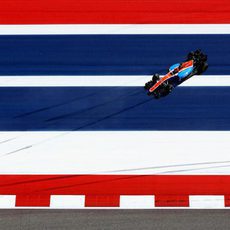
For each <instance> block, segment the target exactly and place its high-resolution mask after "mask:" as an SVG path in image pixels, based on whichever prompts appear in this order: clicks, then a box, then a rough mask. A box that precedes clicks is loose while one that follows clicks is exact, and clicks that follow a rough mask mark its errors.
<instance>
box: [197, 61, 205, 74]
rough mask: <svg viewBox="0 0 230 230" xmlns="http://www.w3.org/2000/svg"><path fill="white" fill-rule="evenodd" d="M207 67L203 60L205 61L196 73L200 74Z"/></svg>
mask: <svg viewBox="0 0 230 230" xmlns="http://www.w3.org/2000/svg"><path fill="white" fill-rule="evenodd" d="M207 69H208V63H207V62H205V63H204V64H203V65H202V66H201V67H200V68H199V69H198V70H197V74H198V75H201V74H202V73H204V72H205V71H206V70H207Z"/></svg>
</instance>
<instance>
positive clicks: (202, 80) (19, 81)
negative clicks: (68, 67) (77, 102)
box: [0, 75, 230, 87]
mask: <svg viewBox="0 0 230 230" xmlns="http://www.w3.org/2000/svg"><path fill="white" fill-rule="evenodd" d="M151 78H152V76H0V87H45V86H46V87H49V86H50V87H56V86H79V87H81V86H82V87H84V86H92V87H93V86H95V87H97V86H144V84H145V83H146V82H147V81H149V80H151ZM180 86H182V87H183V86H230V75H222V76H217V75H201V76H194V77H192V78H191V79H189V80H188V81H186V82H184V83H183V84H181V85H180Z"/></svg>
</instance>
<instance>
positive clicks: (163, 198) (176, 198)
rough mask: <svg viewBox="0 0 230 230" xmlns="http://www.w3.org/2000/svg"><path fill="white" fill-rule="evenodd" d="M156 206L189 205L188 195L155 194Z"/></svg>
mask: <svg viewBox="0 0 230 230" xmlns="http://www.w3.org/2000/svg"><path fill="white" fill-rule="evenodd" d="M155 205H156V207H189V196H188V195H156V196H155Z"/></svg>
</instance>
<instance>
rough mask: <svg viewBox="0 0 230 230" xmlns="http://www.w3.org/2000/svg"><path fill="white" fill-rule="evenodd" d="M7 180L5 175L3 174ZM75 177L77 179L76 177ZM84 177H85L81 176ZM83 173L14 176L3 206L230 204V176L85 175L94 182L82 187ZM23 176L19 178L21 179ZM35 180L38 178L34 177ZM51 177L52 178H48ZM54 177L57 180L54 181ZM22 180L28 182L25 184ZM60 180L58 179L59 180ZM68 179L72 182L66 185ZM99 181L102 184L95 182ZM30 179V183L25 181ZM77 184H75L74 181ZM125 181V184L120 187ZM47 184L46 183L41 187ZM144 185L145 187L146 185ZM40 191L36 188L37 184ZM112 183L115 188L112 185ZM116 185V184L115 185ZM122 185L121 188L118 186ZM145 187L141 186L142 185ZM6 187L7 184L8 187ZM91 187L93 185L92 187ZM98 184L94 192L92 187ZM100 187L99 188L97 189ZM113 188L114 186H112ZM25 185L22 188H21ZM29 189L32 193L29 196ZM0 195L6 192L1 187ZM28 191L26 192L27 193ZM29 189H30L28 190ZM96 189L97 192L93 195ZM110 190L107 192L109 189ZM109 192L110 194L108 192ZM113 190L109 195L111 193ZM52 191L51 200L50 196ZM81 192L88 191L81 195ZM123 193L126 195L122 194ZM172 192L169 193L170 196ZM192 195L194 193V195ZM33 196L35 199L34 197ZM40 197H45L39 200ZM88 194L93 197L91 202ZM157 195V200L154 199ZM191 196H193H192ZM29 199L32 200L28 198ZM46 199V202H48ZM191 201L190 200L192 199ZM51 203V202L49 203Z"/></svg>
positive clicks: (8, 177) (146, 206)
mask: <svg viewBox="0 0 230 230" xmlns="http://www.w3.org/2000/svg"><path fill="white" fill-rule="evenodd" d="M0 177H1V179H3V176H2V175H1V176H0ZM4 177H5V179H8V180H9V181H8V182H12V176H4ZM73 177H74V178H73ZM81 177H82V176H81ZM77 178H79V176H73V175H68V177H67V176H65V178H64V177H60V176H59V177H57V175H56V176H55V175H44V176H41V175H40V176H34V175H25V176H17V175H14V182H16V184H14V185H11V186H10V187H12V190H10V193H12V194H15V195H16V200H17V201H16V205H15V195H6V196H3V195H1V196H0V206H1V207H2V208H14V207H19V208H20V207H21V208H23V207H24V208H26V207H50V208H85V207H86V208H102V207H104V208H106V207H107V208H125V209H126V208H155V207H156V208H164V207H165V208H170V207H185V208H186V207H189V208H224V207H228V205H227V203H226V202H225V200H226V198H225V196H228V194H229V189H230V188H229V178H230V177H229V176H217V175H216V176H215V175H213V176H194V175H193V176H172V175H171V176H159V175H158V176H156V175H155V176H150V175H148V176H147V175H146V176H145V177H131V176H127V177H125V176H121V175H120V176H109V177H108V176H107V179H106V176H105V175H101V176H98V175H84V179H89V178H91V182H93V181H94V182H93V184H92V183H87V185H86V184H85V185H84V186H80V184H79V182H80V180H79V179H77ZM18 179H19V180H18ZM34 179H35V180H34ZM47 179H48V180H47ZM51 179H53V180H54V181H53V180H51ZM20 180H22V181H24V183H21V182H22V181H21V182H20ZM57 180H58V181H57ZM64 180H72V182H71V181H69V182H70V183H69V185H68V186H67V185H64V184H63V182H64ZM95 181H97V182H98V183H100V185H99V186H98V184H97V185H96V184H95ZM25 182H26V183H25ZM56 182H58V183H59V182H61V183H62V184H60V183H59V186H58V187H57V186H56V187H53V189H50V188H49V189H48V190H47V188H48V185H50V184H51V183H56ZM74 182H75V183H76V182H77V184H73V183H74ZM119 183H122V184H123V186H118V185H119ZM39 184H43V186H39ZM143 185H144V187H143ZM34 186H35V187H36V188H37V189H38V190H36V191H35V189H34V188H33V187H34ZM110 186H111V187H110ZM114 186H115V187H114ZM117 186H118V187H117ZM140 186H141V187H140ZM4 187H6V186H4ZM90 187H91V188H90ZM92 187H94V189H95V190H94V191H93V190H92ZM96 187H97V188H96ZM109 187H110V188H109ZM20 188H21V189H20ZM28 189H29V190H30V195H28ZM0 190H1V192H0V194H4V193H5V192H4V191H3V190H6V188H2V187H1V188H0ZM23 190H24V192H23ZM25 190H27V191H25ZM92 191H93V193H94V195H91V194H92ZM105 191H106V192H105ZM105 193H107V194H105ZM108 193H109V194H108ZM50 194H51V199H50V196H49V195H50ZM79 194H86V195H85V196H84V195H79ZM121 194H122V195H121ZM167 194H169V195H167ZM191 194H192V195H191ZM32 197H34V198H35V200H34V199H31V198H32ZM38 197H40V198H42V199H37V198H38ZM87 197H88V198H89V199H88V201H87ZM154 197H155V202H154ZM188 197H189V199H188ZM27 198H29V199H27ZM44 198H46V199H45V201H46V202H45V205H44ZM188 200H189V202H188ZM154 203H155V204H154ZM47 204H48V205H47Z"/></svg>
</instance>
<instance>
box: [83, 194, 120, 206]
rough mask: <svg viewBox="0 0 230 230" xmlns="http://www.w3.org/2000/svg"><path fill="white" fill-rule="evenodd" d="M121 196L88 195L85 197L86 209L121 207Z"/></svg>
mask: <svg viewBox="0 0 230 230" xmlns="http://www.w3.org/2000/svg"><path fill="white" fill-rule="evenodd" d="M119 205H120V196H118V195H116V196H114V195H100V196H95V195H88V196H85V207H119Z"/></svg>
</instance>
